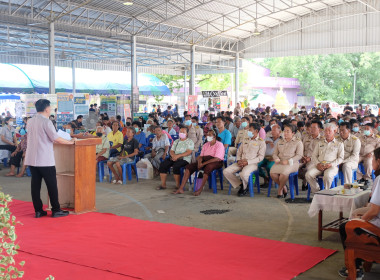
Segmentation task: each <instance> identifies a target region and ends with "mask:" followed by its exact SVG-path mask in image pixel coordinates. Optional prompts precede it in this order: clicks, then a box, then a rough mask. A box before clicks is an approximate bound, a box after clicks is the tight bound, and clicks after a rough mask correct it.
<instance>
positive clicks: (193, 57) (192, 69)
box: [190, 45, 195, 95]
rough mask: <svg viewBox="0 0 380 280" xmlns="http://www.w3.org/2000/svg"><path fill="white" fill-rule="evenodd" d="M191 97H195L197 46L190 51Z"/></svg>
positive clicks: (193, 46)
mask: <svg viewBox="0 0 380 280" xmlns="http://www.w3.org/2000/svg"><path fill="white" fill-rule="evenodd" d="M190 64H191V65H190V68H191V74H190V75H191V76H190V95H195V45H192V46H191V51H190Z"/></svg>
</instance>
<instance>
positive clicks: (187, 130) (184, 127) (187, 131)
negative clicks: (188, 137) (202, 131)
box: [179, 125, 189, 134]
mask: <svg viewBox="0 0 380 280" xmlns="http://www.w3.org/2000/svg"><path fill="white" fill-rule="evenodd" d="M182 128H183V129H186V134H189V128H188V127H187V126H184V125H181V126H180V128H179V129H180V130H181V129H182Z"/></svg>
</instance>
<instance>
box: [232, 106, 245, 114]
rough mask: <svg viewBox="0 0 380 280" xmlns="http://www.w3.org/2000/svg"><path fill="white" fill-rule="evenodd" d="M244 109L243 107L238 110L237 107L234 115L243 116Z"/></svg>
mask: <svg viewBox="0 0 380 280" xmlns="http://www.w3.org/2000/svg"><path fill="white" fill-rule="evenodd" d="M242 112H243V111H242V108H241V107H239V108H237V107H235V109H234V115H235V116H242Z"/></svg>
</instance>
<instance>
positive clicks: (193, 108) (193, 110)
mask: <svg viewBox="0 0 380 280" xmlns="http://www.w3.org/2000/svg"><path fill="white" fill-rule="evenodd" d="M187 100H188V101H187V107H188V113H189V114H190V115H192V116H196V115H197V114H198V113H197V103H198V102H197V101H198V95H189V96H188V99H187Z"/></svg>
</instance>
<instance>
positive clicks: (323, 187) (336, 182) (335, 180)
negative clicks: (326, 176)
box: [307, 173, 339, 200]
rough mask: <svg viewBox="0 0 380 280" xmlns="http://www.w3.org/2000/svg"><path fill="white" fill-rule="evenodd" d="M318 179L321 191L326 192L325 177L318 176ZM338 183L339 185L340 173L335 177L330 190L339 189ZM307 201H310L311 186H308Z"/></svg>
mask: <svg viewBox="0 0 380 280" xmlns="http://www.w3.org/2000/svg"><path fill="white" fill-rule="evenodd" d="M317 179H318V184H319V189H320V190H324V189H325V186H324V184H323V176H318V178H317ZM338 183H339V173H338V174H336V175H335V176H334V180H333V181H332V183H331V187H330V189H333V188H335V187H337V186H338ZM307 200H310V185H309V184H307Z"/></svg>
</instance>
